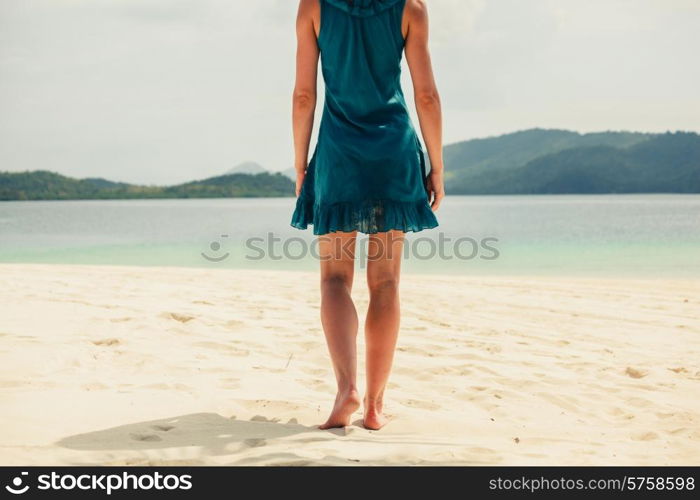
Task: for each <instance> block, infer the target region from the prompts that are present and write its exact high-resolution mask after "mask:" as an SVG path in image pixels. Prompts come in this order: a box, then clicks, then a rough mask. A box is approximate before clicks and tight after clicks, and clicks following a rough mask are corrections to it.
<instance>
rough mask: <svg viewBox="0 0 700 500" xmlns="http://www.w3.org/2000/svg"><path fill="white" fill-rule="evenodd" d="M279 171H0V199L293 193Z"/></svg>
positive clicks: (237, 195)
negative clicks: (148, 177) (144, 182)
mask: <svg viewBox="0 0 700 500" xmlns="http://www.w3.org/2000/svg"><path fill="white" fill-rule="evenodd" d="M293 195H294V183H292V182H291V181H290V180H289V179H288V178H287V177H285V176H283V175H282V174H279V173H277V174H270V173H262V174H257V175H250V174H230V175H221V176H218V177H211V178H209V179H203V180H199V181H193V182H188V183H185V184H177V185H175V186H164V187H161V186H140V185H136V184H127V183H123V182H112V181H108V180H106V179H95V178H88V179H73V178H71V177H66V176H64V175H60V174H57V173H55V172H49V171H46V170H37V171H33V172H0V200H78V199H122V198H235V197H270V196H293Z"/></svg>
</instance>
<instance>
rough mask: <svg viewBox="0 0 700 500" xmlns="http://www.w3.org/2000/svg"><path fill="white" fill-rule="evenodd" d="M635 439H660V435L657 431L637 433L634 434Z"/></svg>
mask: <svg viewBox="0 0 700 500" xmlns="http://www.w3.org/2000/svg"><path fill="white" fill-rule="evenodd" d="M632 439H633V440H635V441H653V440H654V439H659V435H658V434H657V433H655V432H644V433H641V434H635V435H634V436H632Z"/></svg>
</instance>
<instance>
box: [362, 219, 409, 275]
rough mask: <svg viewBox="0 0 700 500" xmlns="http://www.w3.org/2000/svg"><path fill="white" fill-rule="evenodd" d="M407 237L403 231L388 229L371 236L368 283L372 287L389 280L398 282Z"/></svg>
mask: <svg viewBox="0 0 700 500" xmlns="http://www.w3.org/2000/svg"><path fill="white" fill-rule="evenodd" d="M405 237H406V235H405V233H404V232H403V231H387V232H385V233H377V234H371V235H370V236H369V241H368V244H367V284H368V285H369V286H370V288H372V287H373V286H374V285H379V284H381V283H385V282H387V281H390V282H398V279H399V274H400V273H401V261H402V260H403V244H404V239H405Z"/></svg>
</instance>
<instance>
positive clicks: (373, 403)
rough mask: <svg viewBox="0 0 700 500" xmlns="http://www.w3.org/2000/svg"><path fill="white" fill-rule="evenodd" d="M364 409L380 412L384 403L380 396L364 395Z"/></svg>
mask: <svg viewBox="0 0 700 500" xmlns="http://www.w3.org/2000/svg"><path fill="white" fill-rule="evenodd" d="M364 403H365V409H366V410H367V411H374V412H381V411H382V405H383V404H384V402H383V398H382V396H377V397H370V396H365V400H364Z"/></svg>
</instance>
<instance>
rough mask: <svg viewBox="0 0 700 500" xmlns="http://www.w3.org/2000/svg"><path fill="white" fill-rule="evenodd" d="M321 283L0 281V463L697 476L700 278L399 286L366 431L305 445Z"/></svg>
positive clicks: (43, 270) (127, 277)
mask: <svg viewBox="0 0 700 500" xmlns="http://www.w3.org/2000/svg"><path fill="white" fill-rule="evenodd" d="M317 280H318V278H317V276H316V275H315V274H313V273H302V272H284V273H280V272H270V271H256V270H215V269H194V268H165V267H160V268H159V267H150V268H146V267H143V268H139V267H120V266H87V265H85V266H83V265H48V264H0V284H1V285H2V286H0V295H1V296H0V304H1V305H0V309H1V312H0V408H1V409H2V411H1V412H0V413H1V419H2V420H1V421H0V464H2V465H71V464H75V465H92V464H109V465H125V464H126V465H190V464H191V465H262V464H274V465H321V464H328V465H369V464H373V465H382V464H386V465H404V464H423V465H436V464H453V465H645V464H650V465H651V464H653V465H700V398H699V397H698V394H700V285H698V283H697V281H693V280H666V279H664V280H653V279H647V280H636V279H608V280H600V279H584V278H564V277H561V278H550V277H547V278H538V277H531V278H529V277H488V276H473V277H469V276H464V277H454V276H426V275H405V276H404V277H403V281H402V284H401V296H402V301H403V323H402V329H401V334H400V338H399V347H398V352H397V355H396V359H395V368H394V372H393V375H392V378H391V380H390V385H389V388H388V392H387V396H386V397H387V402H386V405H387V408H386V409H387V412H388V413H389V414H390V415H391V416H392V421H391V422H390V423H389V425H388V426H387V427H386V428H385V429H383V430H381V431H378V432H372V431H368V430H365V429H363V428H362V427H361V425H360V424H361V414H359V413H358V414H357V417H356V419H355V423H354V425H352V426H351V427H347V428H345V429H340V430H333V431H320V430H318V429H316V428H315V427H314V426H315V425H317V424H319V423H321V422H322V421H323V420H324V419H325V417H326V416H327V413H328V411H329V409H330V406H331V404H332V400H333V396H334V388H335V384H334V379H333V376H332V370H331V366H330V361H329V359H328V356H327V352H326V346H325V342H324V339H323V333H322V331H321V329H320V325H319V320H318V316H319V294H318V286H317V285H318V283H317ZM353 295H354V297H355V298H356V299H357V303H358V308H359V311H360V314H363V313H364V311H365V310H366V306H367V293H366V291H365V282H364V277H363V276H362V275H361V274H360V275H359V276H358V279H357V280H356V284H355V289H354V292H353ZM361 338H362V332H360V339H361ZM360 342H361V343H362V340H360ZM360 349H361V352H363V346H362V345H361V346H360ZM362 372H363V367H362V366H361V367H360V373H362ZM362 384H363V380H362V379H361V380H360V386H361V387H362Z"/></svg>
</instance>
